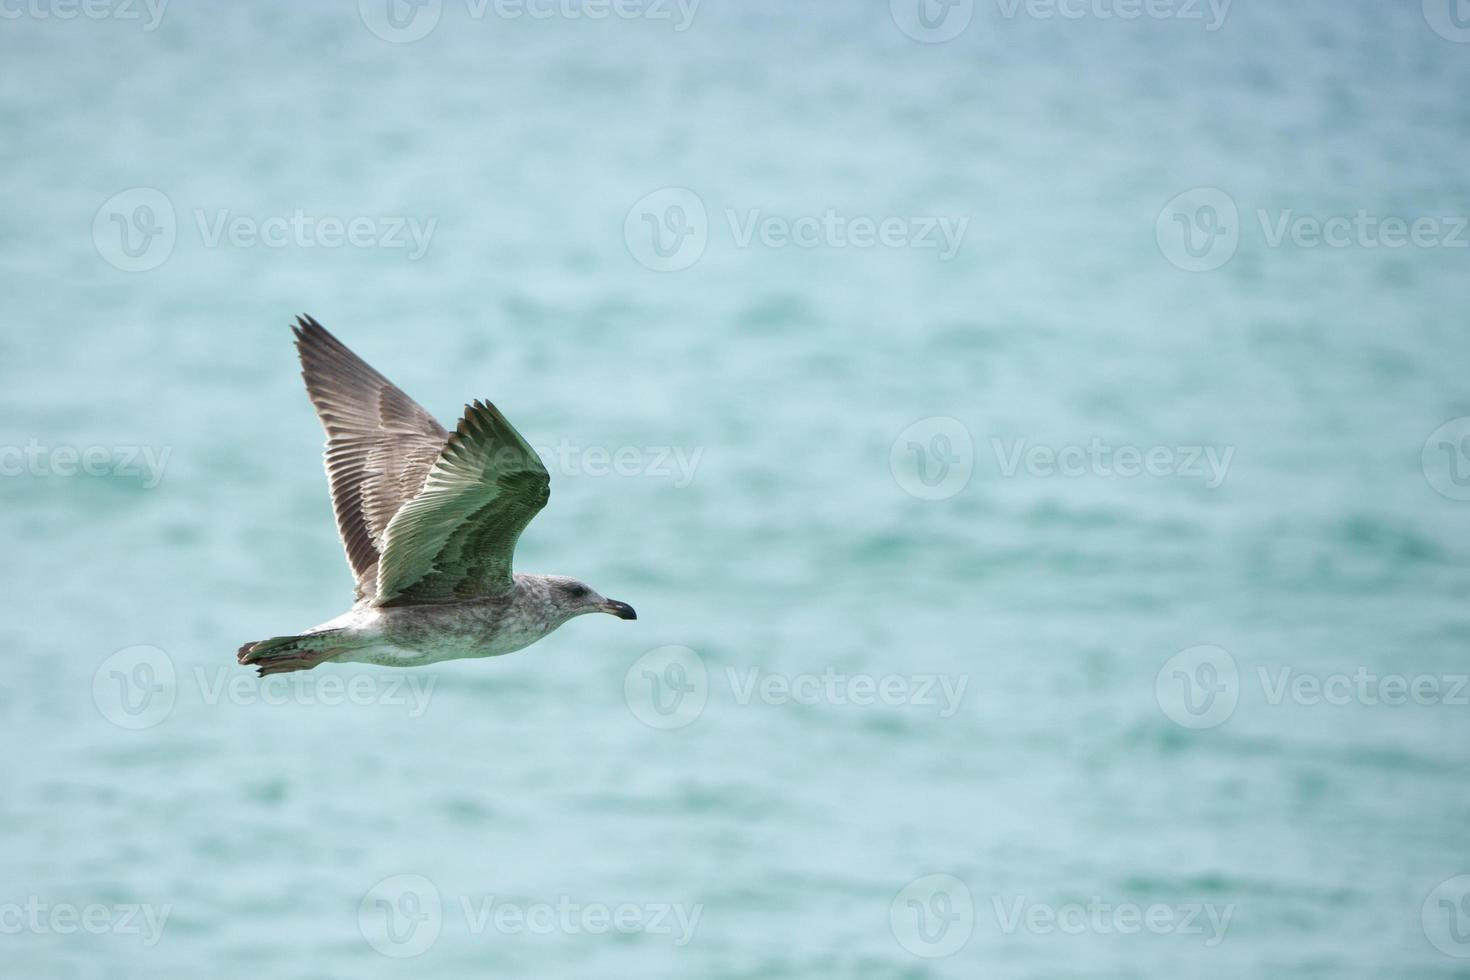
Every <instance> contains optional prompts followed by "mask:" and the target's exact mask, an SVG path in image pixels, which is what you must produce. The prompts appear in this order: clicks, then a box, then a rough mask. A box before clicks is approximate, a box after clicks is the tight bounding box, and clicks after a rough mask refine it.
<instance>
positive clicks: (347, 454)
mask: <svg viewBox="0 0 1470 980" xmlns="http://www.w3.org/2000/svg"><path fill="white" fill-rule="evenodd" d="M292 330H293V331H294V332H295V334H296V349H297V352H298V353H300V355H301V375H302V377H304V378H305V379H306V391H307V394H309V395H310V396H311V402H312V404H313V405H315V406H316V412H317V415H318V416H320V417H321V420H322V428H324V429H326V430H327V448H326V466H327V479H328V481H329V482H330V483H331V485H332V506H333V509H334V510H335V511H336V512H337V530H338V531H339V532H341V535H342V546H343V547H344V548H345V549H346V550H347V563H348V564H349V565H351V566H352V574H353V575H354V576H356V578H357V597H358V598H359V599H362V598H365V597H367V596H371V595H373V594H374V592H376V590H377V587H378V555H379V554H380V552H381V550H382V544H383V535H384V534H385V533H386V532H387V530H388V523H389V521H391V520H392V519H393V515H394V514H396V513H397V512H398V509H399V508H400V507H402V506H403V504H404V502H405V501H407V500H408V499H409V498H411V497H412V496H413V495H414V494H415V493H417V492H418V491H419V488H420V487H422V486H423V484H424V478H425V477H426V476H428V474H429V470H430V468H432V467H433V465H434V460H435V459H437V458H438V456H439V453H440V451H441V450H442V449H443V448H444V444H445V441H446V440H447V439H448V438H449V433H447V432H445V431H444V427H443V426H442V425H440V424H439V423H438V422H436V421H434V417H433V416H432V415H430V414H429V413H428V412H427V411H425V410H424V408H423V407H422V406H421V405H419V404H418V403H417V402H415V401H414V400H413V399H412V398H410V397H408V396H407V395H405V394H404V393H403V392H402V391H400V390H398V388H396V387H394V385H393V383H392V382H390V381H389V380H388V379H387V378H385V377H383V376H382V375H381V374H379V373H378V372H377V371H374V370H373V369H372V368H371V367H369V366H368V365H367V363H366V362H365V361H363V359H362V358H360V357H358V356H357V355H356V354H354V353H352V351H350V350H348V349H347V347H346V346H345V345H344V344H343V343H342V342H341V341H340V340H338V339H337V338H336V337H333V336H332V335H331V334H330V333H328V332H327V330H326V328H325V327H323V326H322V325H321V324H320V323H317V322H316V321H315V320H313V319H312V318H311V317H309V316H302V317H297V319H296V326H295V327H293V328H292Z"/></svg>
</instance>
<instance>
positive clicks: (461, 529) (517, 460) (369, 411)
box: [238, 316, 638, 677]
mask: <svg viewBox="0 0 1470 980" xmlns="http://www.w3.org/2000/svg"><path fill="white" fill-rule="evenodd" d="M292 331H293V332H294V333H295V335H296V349H297V352H298V353H299V354H300V355H301V374H302V376H303V377H304V378H305V379H306V391H307V394H309V395H310V396H311V401H312V404H313V405H315V406H316V411H317V415H318V416H320V417H321V421H322V428H324V429H326V430H327V447H326V466H327V479H328V482H330V484H331V487H332V505H333V508H334V509H335V510H336V513H337V530H338V531H339V532H340V533H341V535H342V545H343V547H344V548H346V550H347V563H348V564H349V565H350V566H352V574H353V575H354V576H356V578H357V596H356V602H355V603H354V604H353V606H352V608H351V609H350V610H348V611H347V612H345V613H343V614H342V615H341V616H338V617H337V618H336V619H333V620H331V621H330V622H326V623H323V624H322V625H320V626H314V627H312V628H311V629H309V630H307V631H306V632H304V633H301V634H299V635H296V636H273V637H271V638H270V639H268V640H260V641H258V642H255V643H246V644H245V645H244V646H242V647H240V650H239V653H238V659H239V661H240V663H242V664H249V665H251V666H254V667H258V668H259V669H260V676H262V677H264V676H265V675H266V674H279V673H285V672H287V671H293V670H310V669H311V668H313V667H315V666H316V665H317V664H322V663H327V662H329V661H331V662H334V663H347V662H359V663H370V664H381V665H385V666H393V667H417V666H421V665H423V664H431V663H437V662H438V661H441V660H456V659H460V658H464V657H494V656H499V655H500V654H503V653H510V652H511V651H513V650H519V649H521V648H522V647H525V646H529V645H530V644H532V643H535V642H536V641H537V640H539V639H541V638H542V637H543V636H545V635H547V634H548V633H550V632H551V631H552V630H554V629H556V628H557V627H558V626H560V625H561V624H563V623H565V622H566V621H567V620H569V619H571V618H573V617H574V616H581V615H583V614H584V613H597V612H601V613H610V614H611V615H613V616H616V617H618V618H619V619H637V618H638V615H637V613H635V612H634V611H633V607H632V606H630V605H628V604H627V603H626V602H618V601H617V600H615V599H605V598H603V597H602V596H600V595H598V594H597V593H596V592H595V591H593V590H592V589H590V588H588V587H587V585H585V584H584V583H582V582H579V581H577V580H576V579H574V578H567V577H566V576H563V575H522V574H516V573H513V572H512V571H511V555H512V554H513V553H514V551H515V546H516V539H518V538H519V537H520V536H521V532H522V531H524V530H525V529H526V525H527V524H529V523H531V518H533V517H535V516H536V514H537V513H539V512H540V510H541V508H542V507H545V506H546V500H547V497H548V496H549V494H550V482H551V480H550V477H549V476H548V475H547V473H546V467H545V466H543V465H542V464H541V460H540V459H539V458H538V457H537V455H536V452H535V451H534V450H533V449H532V448H531V447H530V446H529V445H528V444H527V443H526V440H525V439H523V438H521V434H520V433H519V432H517V431H516V430H515V428H514V427H512V426H511V424H510V423H509V422H508V421H506V419H505V416H504V415H501V414H500V410H499V409H497V408H496V407H495V406H494V405H492V404H490V403H489V402H487V401H475V402H471V403H470V404H469V405H467V406H465V411H464V417H463V418H461V419H460V421H459V425H458V426H456V427H455V430H454V431H453V432H445V431H444V428H443V427H442V426H440V425H439V423H438V422H436V421H434V417H433V416H431V415H430V414H429V413H428V412H427V411H425V410H424V409H423V408H422V407H421V406H420V405H419V404H418V403H417V402H415V401H414V400H413V399H412V398H409V397H408V396H407V395H405V394H404V393H403V392H402V391H400V390H398V388H396V387H395V386H394V385H393V384H392V382H390V381H389V380H388V379H387V378H385V377H383V376H382V375H381V374H379V373H378V372H377V371H374V370H373V369H372V368H371V367H369V366H368V365H367V362H365V361H363V360H362V358H360V357H358V356H357V355H356V354H354V353H352V351H350V350H348V349H347V347H346V346H345V345H344V344H343V343H342V342H341V341H339V340H338V339H337V338H336V337H334V336H332V335H331V334H330V333H328V332H327V330H326V328H325V327H323V326H322V325H321V324H320V323H317V322H316V321H315V320H313V319H312V318H311V317H310V316H300V317H297V318H296V325H295V326H294V327H292Z"/></svg>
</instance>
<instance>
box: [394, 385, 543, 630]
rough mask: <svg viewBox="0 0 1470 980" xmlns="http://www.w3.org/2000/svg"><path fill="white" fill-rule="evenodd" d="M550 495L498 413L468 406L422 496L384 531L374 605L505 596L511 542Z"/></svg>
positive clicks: (535, 461) (486, 406)
mask: <svg viewBox="0 0 1470 980" xmlns="http://www.w3.org/2000/svg"><path fill="white" fill-rule="evenodd" d="M550 493H551V478H550V477H549V476H548V475H547V473H546V467H545V466H543V465H542V464H541V460H540V458H539V457H537V455H536V452H535V450H533V449H532V448H531V447H530V446H529V445H528V444H527V443H526V440H525V439H523V438H521V434H520V433H519V432H517V431H516V430H515V428H514V427H513V426H512V425H511V424H510V423H509V422H507V421H506V419H505V416H504V415H501V414H500V411H499V409H497V408H496V407H495V406H494V405H491V404H490V403H489V402H479V401H477V402H474V403H473V404H470V405H468V406H466V407H465V413H464V418H463V419H461V420H460V423H459V425H458V427H456V428H455V430H454V433H453V434H452V435H450V437H449V442H448V444H446V445H445V447H444V451H443V452H442V453H440V454H439V458H438V459H437V460H436V461H435V462H434V466H433V469H431V470H430V471H429V476H428V479H426V480H425V481H424V488H423V489H422V490H420V491H419V493H418V496H416V497H414V498H413V499H412V500H410V501H409V502H408V503H406V504H404V505H403V509H401V510H400V511H399V512H398V513H397V514H395V515H393V520H392V521H390V522H389V524H388V533H387V535H386V537H385V539H384V542H383V557H382V561H381V562H380V563H379V566H378V591H377V597H376V599H375V600H374V601H375V602H376V603H377V604H378V605H380V606H392V605H403V604H409V603H438V602H458V601H460V600H462V599H470V598H474V597H476V596H492V595H502V594H504V593H506V592H508V591H510V589H511V588H512V587H513V585H514V581H513V578H512V575H511V555H512V554H513V553H514V552H515V546H516V540H517V539H518V538H519V537H520V536H521V532H522V531H524V530H525V529H526V525H527V524H529V523H531V518H533V517H535V516H536V514H537V513H539V512H540V510H541V508H542V507H545V506H546V500H547V497H549V496H550Z"/></svg>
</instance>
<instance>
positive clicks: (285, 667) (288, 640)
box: [235, 630, 346, 677]
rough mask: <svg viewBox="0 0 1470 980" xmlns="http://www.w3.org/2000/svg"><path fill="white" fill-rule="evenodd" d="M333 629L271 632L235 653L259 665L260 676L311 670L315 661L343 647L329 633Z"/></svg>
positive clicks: (331, 655) (339, 650)
mask: <svg viewBox="0 0 1470 980" xmlns="http://www.w3.org/2000/svg"><path fill="white" fill-rule="evenodd" d="M337 632H338V631H337V630H327V631H324V632H321V633H303V634H302V635H300V636H273V637H271V638H270V639H268V640H256V641H255V642H252V643H246V644H245V645H243V646H242V647H240V649H239V650H238V651H237V652H236V654H235V659H236V660H238V661H239V662H240V663H242V664H246V665H248V666H251V667H258V668H260V676H261V677H264V676H266V675H267V674H284V673H287V672H288V671H293V670H311V668H313V667H315V666H316V665H317V664H320V663H325V662H326V661H328V660H331V659H332V658H333V657H335V656H337V654H339V653H341V652H343V650H345V649H346V645H345V644H342V643H341V642H339V641H337V642H334V641H335V640H336V638H335V637H334V636H333V634H335V633H337Z"/></svg>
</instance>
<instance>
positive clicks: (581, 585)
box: [547, 575, 638, 619]
mask: <svg viewBox="0 0 1470 980" xmlns="http://www.w3.org/2000/svg"><path fill="white" fill-rule="evenodd" d="M547 578H548V582H549V584H550V586H551V599H552V601H553V602H554V603H555V604H556V605H557V607H558V608H559V609H560V610H561V611H563V612H565V613H566V614H567V616H568V617H571V616H581V615H583V614H585V613H597V612H601V613H607V614H608V615H611V616H616V617H618V618H619V619H637V618H638V614H637V613H636V612H634V611H633V607H632V606H630V605H628V604H627V603H626V602H619V601H618V600H616V599H609V598H607V597H606V596H602V595H599V594H598V592H597V590H596V589H593V588H592V587H591V586H589V585H588V584H587V583H586V582H582V581H579V580H577V579H574V578H568V577H566V576H563V575H556V576H548V577H547Z"/></svg>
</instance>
